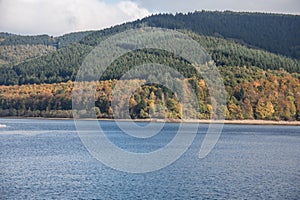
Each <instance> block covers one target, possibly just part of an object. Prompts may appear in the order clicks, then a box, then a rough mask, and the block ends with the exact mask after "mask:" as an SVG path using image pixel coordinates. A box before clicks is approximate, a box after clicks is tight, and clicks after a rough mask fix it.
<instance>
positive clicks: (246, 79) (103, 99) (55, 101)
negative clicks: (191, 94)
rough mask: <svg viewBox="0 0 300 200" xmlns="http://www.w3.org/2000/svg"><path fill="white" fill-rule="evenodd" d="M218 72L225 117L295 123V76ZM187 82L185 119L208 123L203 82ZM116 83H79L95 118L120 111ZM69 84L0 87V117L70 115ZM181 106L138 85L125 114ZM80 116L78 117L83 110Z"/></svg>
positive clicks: (298, 100)
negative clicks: (190, 104)
mask: <svg viewBox="0 0 300 200" xmlns="http://www.w3.org/2000/svg"><path fill="white" fill-rule="evenodd" d="M221 73H222V74H223V79H224V80H225V86H226V90H227V106H226V108H225V109H226V119H263V120H300V82H299V78H300V75H298V74H297V75H291V74H289V73H287V72H285V71H272V70H268V71H264V70H262V69H259V68H255V67H253V68H247V67H223V68H221ZM187 81H189V82H191V83H192V85H193V91H195V93H196V96H197V98H198V104H199V105H198V110H194V109H191V110H189V113H190V116H189V117H190V118H200V119H210V118H211V117H212V116H213V114H214V113H213V109H212V105H211V101H210V96H209V90H208V88H207V86H206V83H205V81H204V80H203V79H200V80H199V79H197V78H196V77H194V78H192V79H187ZM117 82H118V80H109V81H100V82H83V83H82V84H81V85H80V86H81V87H82V88H87V89H88V88H93V87H94V86H96V92H95V113H96V115H97V117H98V118H103V117H105V118H112V117H113V115H112V113H113V110H114V112H116V113H122V112H118V110H116V109H118V108H113V107H112V105H111V101H112V94H113V89H114V87H115V85H116V83H117ZM121 82H122V83H120V84H122V85H125V84H126V85H128V84H134V83H136V82H141V83H144V82H145V81H144V80H121ZM73 85H74V83H73V82H72V81H68V82H66V83H56V84H40V85H37V84H31V85H21V86H19V85H15V86H0V111H1V112H0V113H1V114H0V115H1V116H28V117H72V89H73ZM141 85H143V84H141ZM74 92H76V91H74ZM125 100H126V99H125V97H124V98H120V99H118V101H119V102H118V105H123V104H124V103H125V102H124V101H125ZM77 101H79V102H81V103H84V102H86V103H87V101H88V98H85V96H82V97H81V98H80V99H77ZM182 106H183V105H182V104H181V103H180V102H179V101H178V99H177V96H176V95H175V94H174V93H172V91H170V90H168V89H167V88H164V87H161V86H158V85H143V86H141V87H137V89H136V91H135V93H134V94H133V95H132V96H131V97H130V99H129V109H130V116H131V117H132V118H134V119H135V118H149V117H150V114H151V113H153V114H155V116H154V117H156V118H163V117H164V116H167V117H168V118H174V119H177V118H181V117H182V113H181V112H182ZM120 107H121V108H122V106H120ZM120 107H119V108H120ZM79 112H81V114H82V112H83V113H84V112H86V110H80V111H79ZM121 117H122V116H121ZM152 117H153V116H152Z"/></svg>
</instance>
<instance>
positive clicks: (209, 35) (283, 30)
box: [0, 11, 300, 121]
mask: <svg viewBox="0 0 300 200" xmlns="http://www.w3.org/2000/svg"><path fill="white" fill-rule="evenodd" d="M148 26H153V27H162V28H169V29H173V30H177V31H180V32H182V33H184V34H186V35H188V36H189V37H191V38H192V39H194V40H195V41H197V42H198V43H199V44H201V46H202V47H203V48H204V49H205V50H206V51H207V52H208V54H209V55H210V57H211V59H212V60H213V61H214V63H215V64H216V66H217V67H218V69H219V71H220V74H221V75H222V78H223V80H224V85H225V87H226V92H227V99H226V100H227V104H226V108H224V109H225V110H226V119H263V120H287V121H292V120H300V60H299V58H300V48H299V47H300V38H299V37H298V35H300V30H299V28H298V27H300V17H299V16H292V15H279V14H262V13H235V12H230V11H225V12H208V11H196V12H194V13H187V14H181V13H178V14H176V15H172V14H157V15H153V16H149V17H147V18H144V19H142V20H137V21H134V22H129V23H126V24H122V25H118V26H115V27H111V28H108V29H104V30H100V31H87V32H79V33H70V34H66V35H63V36H59V37H53V36H48V35H40V36H21V35H14V34H10V33H0V116H2V117H5V116H20V117H21V116H26V117H68V118H69V117H72V115H73V113H72V91H73V85H74V81H75V79H76V75H77V71H78V69H79V67H80V66H81V64H82V62H83V60H84V58H85V57H86V56H87V55H88V54H89V53H90V52H91V50H92V49H93V48H94V47H95V46H96V45H97V44H98V43H99V42H101V41H103V40H105V39H106V38H108V37H110V36H112V35H114V34H116V33H119V32H122V31H125V30H129V29H131V28H143V27H148ZM147 61H151V62H155V63H159V64H164V65H168V66H170V67H171V68H173V69H175V70H176V71H178V72H179V73H180V74H182V75H183V76H184V78H185V80H186V81H187V82H189V83H190V84H191V85H192V87H193V91H194V92H195V95H196V96H197V100H198V109H197V110H190V111H189V113H190V117H191V118H192V117H196V118H200V119H210V118H212V117H213V116H214V115H215V114H216V113H213V109H212V106H213V105H212V102H211V99H210V95H209V90H208V88H207V85H206V83H205V81H204V80H203V77H201V74H199V73H198V72H197V71H196V70H195V68H194V67H193V65H192V64H191V63H189V62H187V61H186V60H184V59H182V58H178V57H176V56H175V55H173V54H172V53H169V52H164V51H161V50H157V49H144V50H136V51H133V52H130V53H127V54H125V55H123V56H122V57H120V58H118V59H117V60H115V61H114V62H113V63H112V64H111V65H110V66H109V67H108V68H107V70H106V71H105V73H104V74H103V76H102V77H101V79H100V80H94V81H91V82H86V83H82V87H93V86H95V87H97V90H96V93H95V107H94V108H93V109H95V111H96V115H97V117H98V118H113V117H115V116H113V110H114V109H118V108H113V107H112V105H111V101H112V91H113V89H114V87H115V85H116V83H117V82H118V81H120V80H118V79H120V78H121V77H122V75H123V74H125V73H126V72H128V71H129V70H131V69H132V66H139V65H142V64H144V63H145V62H147ZM135 70H138V69H135ZM122 81H123V82H124V83H122V84H131V82H132V83H133V84H134V83H138V82H142V83H144V82H145V80H121V82H122ZM85 101H86V99H84V97H83V99H82V102H85ZM119 101H120V102H119V103H120V104H121V105H123V104H124V103H125V101H127V100H126V99H122V98H121V99H120V100H119ZM182 106H183V105H182V103H181V102H180V101H179V100H178V98H177V95H176V94H174V93H172V91H170V90H169V89H168V88H164V87H162V86H160V85H155V84H152V85H149V84H144V85H143V86H141V87H138V88H137V89H136V91H135V93H134V94H133V95H132V97H130V99H129V109H130V116H131V117H132V118H134V119H137V118H149V117H150V116H152V114H153V113H156V115H155V116H154V117H156V118H161V117H164V116H167V117H168V118H173V119H179V118H182ZM78 112H85V111H84V110H81V111H78ZM121 117H122V116H121ZM152 117H153V116H152Z"/></svg>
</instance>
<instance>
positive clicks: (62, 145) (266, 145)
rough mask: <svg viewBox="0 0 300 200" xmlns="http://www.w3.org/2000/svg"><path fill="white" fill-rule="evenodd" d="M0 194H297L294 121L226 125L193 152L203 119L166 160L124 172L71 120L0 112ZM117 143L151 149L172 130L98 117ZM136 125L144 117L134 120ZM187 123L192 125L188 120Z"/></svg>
mask: <svg viewBox="0 0 300 200" xmlns="http://www.w3.org/2000/svg"><path fill="white" fill-rule="evenodd" d="M0 124H5V125H6V127H1V128H0V199H24V198H25V199H26V198H27V199H50V198H55V199H78V198H81V199H300V167H299V166H300V127H299V126H298V127H286V126H257V125H255V126H249V125H225V127H224V129H223V133H222V135H221V138H220V140H219V142H218V143H217V145H216V147H215V148H214V150H213V151H212V152H211V153H210V154H209V155H208V156H207V157H206V158H205V159H202V160H200V159H198V153H199V148H200V146H201V142H202V140H203V137H204V134H205V131H206V130H207V127H208V126H207V125H200V129H199V131H198V134H197V136H196V138H195V140H194V143H193V144H192V146H191V147H190V148H189V150H188V151H187V152H186V153H185V154H184V155H183V156H182V157H181V158H180V159H179V160H177V161H176V162H175V163H173V164H172V165H170V166H168V167H166V168H164V169H162V170H159V171H156V172H151V173H146V174H128V173H124V172H119V171H115V170H113V169H111V168H109V167H107V166H104V165H103V164H101V163H100V162H99V161H97V160H96V159H95V158H93V157H92V156H91V155H90V154H89V153H88V151H87V150H86V148H85V147H84V145H83V144H82V142H81V140H80V138H79V136H78V135H77V133H76V130H75V125H74V122H73V121H72V120H69V121H68V120H25V119H24V120H20V119H0ZM101 125H102V127H103V129H105V130H106V131H107V136H108V137H109V139H110V140H111V141H112V142H114V143H115V144H116V145H118V146H120V147H121V148H124V149H127V150H130V151H135V152H149V151H153V150H155V149H158V148H161V147H163V146H164V145H165V144H166V143H168V142H169V141H170V140H171V139H172V138H173V136H174V134H175V132H176V129H177V128H178V125H177V124H166V125H165V127H164V129H163V131H162V133H161V134H159V135H158V136H155V137H153V138H151V139H148V140H146V139H143V140H141V139H133V138H131V137H129V136H128V135H125V134H123V133H122V132H121V131H120V130H119V129H118V127H117V125H116V124H115V123H114V122H101ZM140 125H145V124H144V123H140ZM191 126H192V125H191Z"/></svg>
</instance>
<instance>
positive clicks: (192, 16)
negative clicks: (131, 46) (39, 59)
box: [0, 11, 300, 59]
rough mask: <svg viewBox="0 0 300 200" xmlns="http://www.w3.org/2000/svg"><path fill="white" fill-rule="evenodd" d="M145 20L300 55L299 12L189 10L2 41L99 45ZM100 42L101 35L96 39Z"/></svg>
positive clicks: (1, 38)
mask: <svg viewBox="0 0 300 200" xmlns="http://www.w3.org/2000/svg"><path fill="white" fill-rule="evenodd" d="M141 24H143V25H147V26H152V27H162V28H169V29H186V30H190V31H193V32H195V33H198V34H200V35H205V36H215V37H221V38H225V39H232V40H235V41H237V42H239V43H241V44H244V45H247V46H250V47H254V48H260V49H263V50H267V51H270V52H273V53H277V54H281V55H285V56H288V57H291V58H297V59H299V58H300V37H299V35H300V28H299V27H300V17H299V16H297V15H282V14H263V13H237V12H230V11H226V12H217V11H216V12H211V11H201V12H194V13H188V14H182V13H178V14H176V15H173V14H158V15H153V16H149V17H147V18H144V19H142V20H137V21H134V22H130V23H127V24H123V25H120V26H116V27H113V28H109V29H105V30H101V31H87V32H78V33H70V34H66V35H63V36H60V37H52V36H48V35H40V36H20V35H14V34H9V33H0V45H26V44H28V45H33V44H35V45H36V44H43V45H51V46H55V47H57V48H62V47H65V46H67V45H69V44H70V43H73V42H78V41H80V40H82V39H83V38H85V37H86V36H87V35H90V37H86V39H85V40H83V43H86V44H89V45H95V44H97V43H93V42H95V39H96V38H95V37H97V38H99V36H103V35H107V34H113V33H115V32H118V31H122V30H125V29H128V28H134V27H139V26H140V25H141ZM96 42H97V39H96Z"/></svg>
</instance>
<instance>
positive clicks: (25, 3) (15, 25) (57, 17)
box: [0, 0, 149, 35]
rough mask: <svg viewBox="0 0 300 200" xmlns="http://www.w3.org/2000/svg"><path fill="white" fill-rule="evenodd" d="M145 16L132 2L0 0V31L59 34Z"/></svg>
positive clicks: (107, 25) (110, 24) (100, 27)
mask: <svg viewBox="0 0 300 200" xmlns="http://www.w3.org/2000/svg"><path fill="white" fill-rule="evenodd" d="M147 15H149V12H148V11H147V9H145V8H141V7H139V6H138V5H137V3H135V2H132V1H120V2H119V3H114V4H109V3H105V2H104V1H103V0H0V32H3V31H4V32H13V33H20V34H44V33H46V34H51V35H61V34H64V33H68V32H73V31H83V30H95V29H102V28H106V27H110V26H113V25H116V24H120V23H123V22H126V21H132V20H135V19H138V18H143V17H145V16H147Z"/></svg>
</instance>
